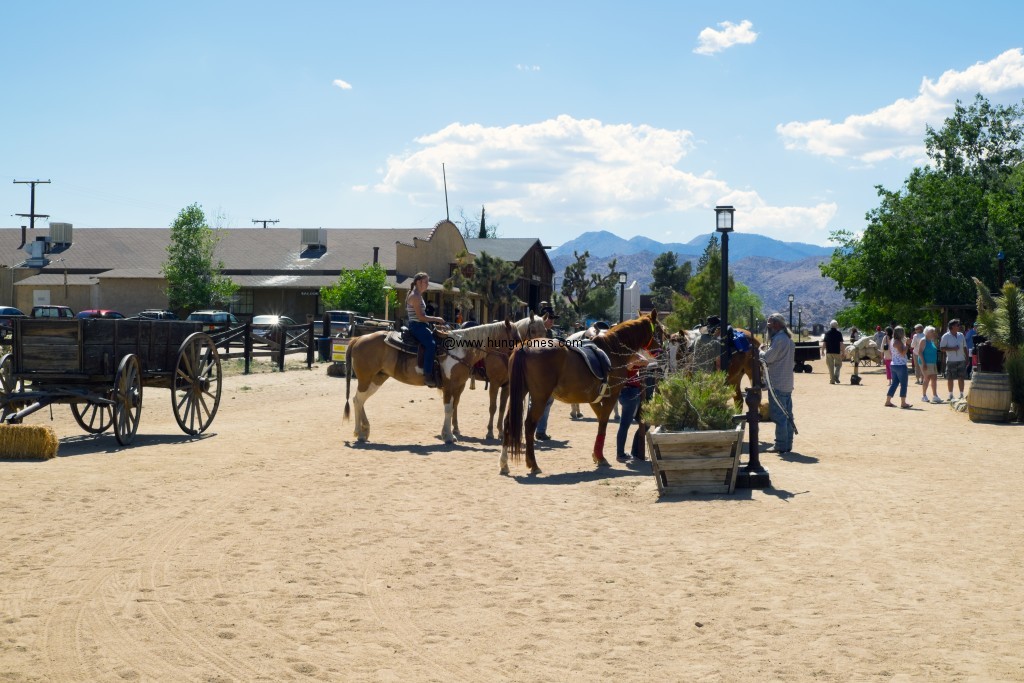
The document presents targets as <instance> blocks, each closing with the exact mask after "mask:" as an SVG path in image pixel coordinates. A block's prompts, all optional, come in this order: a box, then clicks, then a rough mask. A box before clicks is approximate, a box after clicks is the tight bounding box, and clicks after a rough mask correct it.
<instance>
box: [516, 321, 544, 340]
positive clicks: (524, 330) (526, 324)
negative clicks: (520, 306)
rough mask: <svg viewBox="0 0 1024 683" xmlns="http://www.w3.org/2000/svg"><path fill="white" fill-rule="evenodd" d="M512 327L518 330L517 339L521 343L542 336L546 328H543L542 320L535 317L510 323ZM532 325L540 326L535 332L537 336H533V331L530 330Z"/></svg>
mask: <svg viewBox="0 0 1024 683" xmlns="http://www.w3.org/2000/svg"><path fill="white" fill-rule="evenodd" d="M512 325H513V326H514V327H515V328H516V329H517V330H519V338H520V339H522V340H523V341H526V340H527V339H532V338H533V337H534V336H543V335H544V334H545V333H546V332H547V328H546V327H544V318H541V317H540V316H536V315H535V316H533V317H526V318H523V319H522V320H517V321H515V322H514V323H512ZM534 325H539V326H540V327H539V328H538V330H537V333H538V334H537V335H534V334H533V330H532V329H531V328H532V327H533V326H534Z"/></svg>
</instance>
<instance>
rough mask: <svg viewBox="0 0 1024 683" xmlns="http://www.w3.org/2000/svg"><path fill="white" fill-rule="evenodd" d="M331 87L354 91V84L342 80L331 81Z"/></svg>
mask: <svg viewBox="0 0 1024 683" xmlns="http://www.w3.org/2000/svg"><path fill="white" fill-rule="evenodd" d="M331 85H334V86H337V87H339V88H341V89H342V90H351V89H352V84H351V83H349V82H348V81H343V80H341V79H340V78H335V79H334V80H333V81H331Z"/></svg>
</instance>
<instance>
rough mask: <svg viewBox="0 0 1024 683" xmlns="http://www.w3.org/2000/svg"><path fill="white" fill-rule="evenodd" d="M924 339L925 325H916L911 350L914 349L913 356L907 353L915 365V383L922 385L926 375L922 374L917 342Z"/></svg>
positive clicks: (911, 340)
mask: <svg viewBox="0 0 1024 683" xmlns="http://www.w3.org/2000/svg"><path fill="white" fill-rule="evenodd" d="M923 338H924V325H922V324H921V323H918V324H916V325H914V336H913V337H911V339H910V348H911V349H912V353H913V356H911V354H910V353H907V359H908V360H909V361H910V362H912V363H913V364H914V377H915V383H916V384H921V383H922V382H924V373H922V372H921V362H920V360H921V359H919V358H918V357H917V351H916V350H917V342H919V341H921V339H923Z"/></svg>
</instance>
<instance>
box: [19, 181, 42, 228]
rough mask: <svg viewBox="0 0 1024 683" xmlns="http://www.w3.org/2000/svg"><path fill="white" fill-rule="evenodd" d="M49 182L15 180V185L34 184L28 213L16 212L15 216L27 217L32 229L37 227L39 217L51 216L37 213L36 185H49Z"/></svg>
mask: <svg viewBox="0 0 1024 683" xmlns="http://www.w3.org/2000/svg"><path fill="white" fill-rule="evenodd" d="M49 183H50V181H49V180H15V181H14V184H15V185H31V186H32V195H31V197H32V199H31V201H30V203H29V209H28V213H16V214H14V215H15V216H21V217H22V218H27V219H28V224H29V227H30V229H32V230H35V229H36V219H37V218H49V217H50V215H49V214H45V213H36V185H48V184H49Z"/></svg>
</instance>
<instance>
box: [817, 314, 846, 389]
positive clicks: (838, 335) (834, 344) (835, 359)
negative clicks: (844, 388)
mask: <svg viewBox="0 0 1024 683" xmlns="http://www.w3.org/2000/svg"><path fill="white" fill-rule="evenodd" d="M828 325H829V329H828V332H826V333H825V337H824V338H823V339H822V341H823V342H824V343H825V366H826V367H828V383H829V384H839V369H840V368H842V367H843V333H842V332H840V331H839V323H838V322H837V321H835V320H833V321H832V322H830V323H829V324H828Z"/></svg>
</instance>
